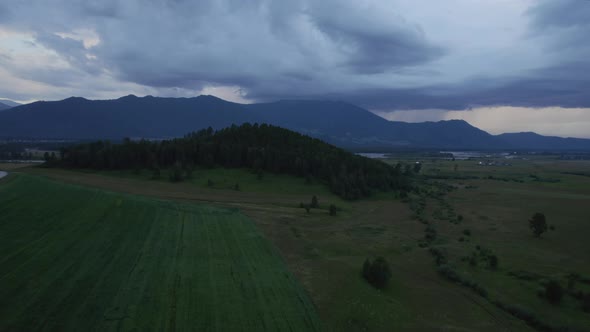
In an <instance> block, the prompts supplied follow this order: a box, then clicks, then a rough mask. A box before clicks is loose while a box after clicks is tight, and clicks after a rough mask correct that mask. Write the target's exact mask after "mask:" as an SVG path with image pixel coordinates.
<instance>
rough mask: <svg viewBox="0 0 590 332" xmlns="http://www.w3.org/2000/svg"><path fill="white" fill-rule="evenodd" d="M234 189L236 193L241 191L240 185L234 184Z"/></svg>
mask: <svg viewBox="0 0 590 332" xmlns="http://www.w3.org/2000/svg"><path fill="white" fill-rule="evenodd" d="M233 188H234V190H235V191H240V184H239V183H236V184H234V187H233Z"/></svg>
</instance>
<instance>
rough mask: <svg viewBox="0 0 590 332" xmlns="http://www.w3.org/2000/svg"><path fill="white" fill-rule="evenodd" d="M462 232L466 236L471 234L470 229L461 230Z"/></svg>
mask: <svg viewBox="0 0 590 332" xmlns="http://www.w3.org/2000/svg"><path fill="white" fill-rule="evenodd" d="M463 234H464V235H467V236H471V231H470V230H468V229H465V230H463Z"/></svg>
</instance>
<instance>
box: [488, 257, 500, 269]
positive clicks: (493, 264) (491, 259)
mask: <svg viewBox="0 0 590 332" xmlns="http://www.w3.org/2000/svg"><path fill="white" fill-rule="evenodd" d="M488 264H489V266H490V268H491V269H493V270H495V269H497V268H498V256H496V255H490V256H488Z"/></svg>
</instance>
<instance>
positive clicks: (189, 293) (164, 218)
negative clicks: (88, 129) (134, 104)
mask: <svg viewBox="0 0 590 332" xmlns="http://www.w3.org/2000/svg"><path fill="white" fill-rule="evenodd" d="M0 252H1V253H2V255H1V256H0V330H1V331H41V330H43V331H66V330H70V331H90V330H100V331H109V330H117V331H119V330H121V331H131V330H134V331H163V330H186V331H188V330H191V331H213V330H218V331H229V330H232V331H233V330H235V331H240V330H245V331H248V330H250V331H252V330H256V331H260V330H268V331H287V330H289V331H306V330H318V329H319V321H318V318H317V315H316V313H315V308H314V307H313V305H312V304H311V302H310V301H309V300H308V297H307V295H306V293H305V291H303V289H302V288H301V287H300V286H299V284H298V282H297V281H296V280H295V279H294V278H293V276H292V275H291V274H290V273H289V272H288V270H287V269H286V268H285V265H284V263H283V261H282V258H281V257H280V255H279V254H278V253H277V252H276V250H275V249H274V247H273V246H272V245H271V244H270V243H269V242H268V241H267V240H266V239H265V238H264V237H263V236H262V234H261V233H260V232H259V231H258V230H257V228H256V227H255V225H254V224H253V223H252V222H251V220H250V219H249V218H247V217H245V216H244V215H242V214H241V213H239V212H238V211H237V210H236V209H228V208H219V207H212V206H206V205H202V204H187V203H184V202H178V201H176V202H173V201H161V200H157V199H154V198H143V197H139V196H134V195H128V194H115V193H111V192H107V191H104V190H101V189H91V188H85V187H80V186H76V185H70V184H65V183H58V182H55V181H52V180H47V179H42V178H40V177H37V176H31V175H23V174H11V175H10V176H9V177H7V178H5V179H2V180H1V181H0Z"/></svg>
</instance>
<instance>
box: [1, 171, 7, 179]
mask: <svg viewBox="0 0 590 332" xmlns="http://www.w3.org/2000/svg"><path fill="white" fill-rule="evenodd" d="M7 175H8V173H6V172H4V171H0V179H2V178H3V177H5V176H7Z"/></svg>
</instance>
